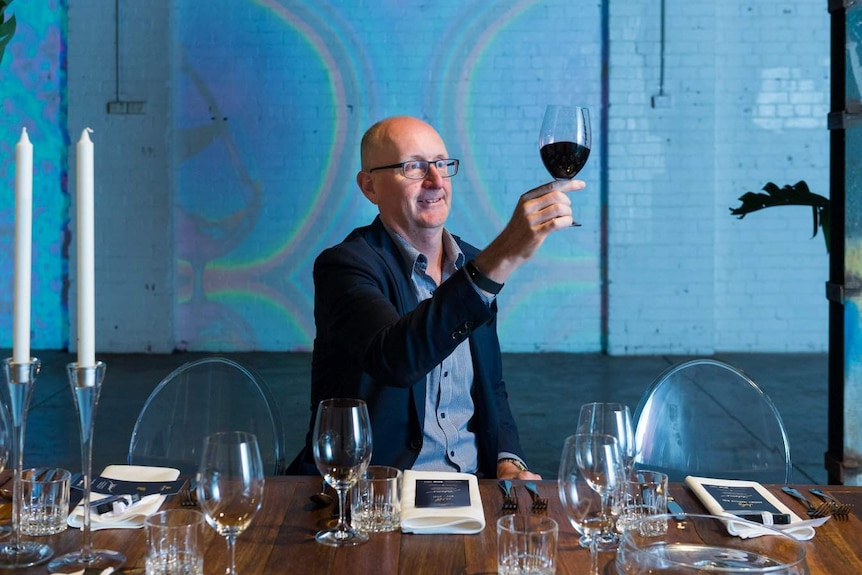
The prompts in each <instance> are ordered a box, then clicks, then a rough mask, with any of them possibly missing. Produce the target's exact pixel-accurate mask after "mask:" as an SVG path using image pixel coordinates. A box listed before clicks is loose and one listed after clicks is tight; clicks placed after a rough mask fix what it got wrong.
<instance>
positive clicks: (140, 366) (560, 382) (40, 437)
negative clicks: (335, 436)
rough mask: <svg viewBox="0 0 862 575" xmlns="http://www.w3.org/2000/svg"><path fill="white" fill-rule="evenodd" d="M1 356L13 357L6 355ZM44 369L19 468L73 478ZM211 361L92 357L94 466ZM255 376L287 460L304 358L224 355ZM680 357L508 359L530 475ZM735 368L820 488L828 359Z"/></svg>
mask: <svg viewBox="0 0 862 575" xmlns="http://www.w3.org/2000/svg"><path fill="white" fill-rule="evenodd" d="M8 355H11V354H7V356H5V357H8ZM34 355H36V356H38V357H39V359H40V360H41V361H42V370H41V373H40V375H39V377H38V379H37V382H36V386H35V390H34V393H33V399H32V401H31V405H30V413H29V418H28V422H27V429H26V435H25V440H26V445H25V449H24V465H25V466H28V467H29V466H37V465H60V466H63V467H66V468H68V469H70V470H72V471H77V470H80V468H81V455H80V440H79V437H80V436H79V432H78V427H77V415H76V413H75V407H74V404H73V402H72V394H71V391H70V388H69V383H68V379H67V376H66V364H68V363H69V362H73V361H75V356H73V355H70V354H66V353H62V352H53V351H52V352H41V353H40V352H34ZM208 355H215V354H197V353H194V354H193V353H188V354H176V355H153V354H111V355H99V356H98V359H101V360H102V361H104V362H105V363H106V364H107V374H106V377H105V383H104V386H103V389H102V394H101V399H100V402H99V405H98V409H97V412H96V428H95V434H94V458H93V468H94V470H95V471H96V472H98V471H99V470H101V469H102V468H103V467H104V466H105V465H108V464H111V463H124V462H125V457H126V452H127V450H128V445H129V437H130V435H131V432H132V428H133V426H134V422H135V418H136V417H137V413H138V410H139V409H140V408H141V407H142V406H143V404H144V402H145V401H146V398H147V396H148V395H149V394H150V392H151V391H152V390H153V388H155V387H156V385H158V383H159V382H160V381H161V379H162V378H163V377H165V376H166V375H167V374H168V373H170V372H171V371H172V370H173V369H175V368H176V367H179V366H180V365H182V364H183V363H186V362H188V361H192V360H194V359H198V358H200V357H206V356H208ZM225 355H228V356H229V357H230V358H232V359H234V360H235V361H237V362H239V363H240V364H242V365H245V366H248V367H250V368H252V369H254V370H255V371H256V372H258V374H260V375H261V377H262V378H263V379H264V380H265V381H266V382H267V384H268V385H269V386H270V388H271V390H272V393H273V395H274V397H275V399H276V401H277V403H278V407H279V409H280V410H281V416H282V419H283V422H284V427H285V433H286V447H285V452H286V454H287V458H288V460H289V459H291V458H292V456H293V454H294V453H296V452H297V451H298V450H299V448H300V446H301V445H302V441H303V437H304V434H305V430H306V426H307V424H308V382H309V377H310V376H309V374H310V369H311V355H310V354H308V353H234V354H225ZM684 359H689V358H687V357H669V356H635V357H630V356H627V357H609V356H606V355H600V354H554V353H551V354H506V355H504V357H503V367H504V373H505V375H506V382H507V387H508V390H509V395H510V403H511V406H512V410H513V412H514V414H515V418H516V420H517V422H518V425H519V429H520V433H521V441H522V444H523V446H524V449H525V450H526V451H527V459H528V462H529V463H530V466H531V468H533V469H534V470H535V471H536V472H538V473H540V474H542V475H543V476H544V478H546V479H553V478H555V477H556V474H557V466H558V463H559V457H560V449H561V447H562V442H563V439H564V438H565V437H566V436H568V435H570V434H571V433H572V428H573V426H574V425H575V422H576V418H577V414H578V409H579V407H580V405H581V404H583V403H587V402H590V401H617V402H621V403H626V404H628V405H629V406H631V408H632V410H633V411H634V408H635V407H636V406H637V404H638V401H639V399H640V397H641V395H642V394H643V392H644V391H645V390H646V389H647V388H648V387H649V385H650V384H651V383H652V381H653V380H654V379H655V378H656V377H657V376H658V375H659V374H660V373H661V372H662V371H664V370H665V369H666V368H667V367H669V366H670V365H673V364H675V363H676V362H678V361H682V360H684ZM715 359H720V360H722V361H726V362H728V363H731V364H732V365H735V366H737V367H739V368H741V369H742V370H743V371H745V372H747V373H748V374H749V376H751V378H752V379H754V381H756V382H757V383H758V384H759V385H760V387H761V388H762V389H763V390H764V391H765V392H766V393H767V394H768V395H769V396H770V397H771V398H772V400H773V402H774V403H775V405H776V406H777V408H778V410H779V412H780V413H781V414H782V418H783V419H784V423H785V426H786V427H787V433H788V436H789V439H790V447H791V454H792V457H793V461H794V481H795V482H796V483H820V484H822V483H825V482H826V471H825V469H824V468H823V453H824V452H825V451H826V437H827V388H828V379H827V361H828V357H827V355H826V354H720V355H718V356H716V357H715Z"/></svg>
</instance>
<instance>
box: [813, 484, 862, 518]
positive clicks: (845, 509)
mask: <svg viewBox="0 0 862 575" xmlns="http://www.w3.org/2000/svg"><path fill="white" fill-rule="evenodd" d="M808 491H810V492H811V493H813V494H814V495H816V496H817V497H820V498H821V499H823V500H824V501H827V502H829V506H830V507H831V508H832V515H834V516H835V517H837V518H838V519H846V518H847V516H848V515H850V512H851V511H853V504H852V503H841V502H840V501H838V500H837V499H835V498H834V497H833V496H831V495H829V494H828V493H825V492H824V491H821V490H819V489H817V488H813V489H809V490H808Z"/></svg>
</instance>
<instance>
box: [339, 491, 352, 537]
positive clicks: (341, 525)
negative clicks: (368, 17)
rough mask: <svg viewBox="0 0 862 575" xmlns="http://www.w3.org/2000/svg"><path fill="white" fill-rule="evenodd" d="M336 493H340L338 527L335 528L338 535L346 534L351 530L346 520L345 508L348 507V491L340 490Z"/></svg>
mask: <svg viewBox="0 0 862 575" xmlns="http://www.w3.org/2000/svg"><path fill="white" fill-rule="evenodd" d="M335 491H336V493H338V525H336V526H335V531H336V532H337V533H344V532H345V531H348V530H349V529H350V527H349V526H348V525H347V522H346V521H345V520H344V508H345V506H346V505H347V490H346V489H343V488H338V489H336V490H335Z"/></svg>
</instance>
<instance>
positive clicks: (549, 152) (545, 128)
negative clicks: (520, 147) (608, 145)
mask: <svg viewBox="0 0 862 575" xmlns="http://www.w3.org/2000/svg"><path fill="white" fill-rule="evenodd" d="M591 145H592V137H591V134H590V111H589V109H588V108H582V107H580V106H553V105H552V106H548V107H547V108H546V109H545V118H544V120H543V121H542V130H541V132H540V133H539V154H540V155H541V157H542V162H543V163H544V164H545V168H546V169H547V170H548V172H549V173H550V174H551V176H552V177H553V178H554V179H556V180H571V179H572V178H574V177H575V176H576V175H577V174H578V172H580V171H581V168H583V167H584V164H586V163H587V158H589V157H590V147H591Z"/></svg>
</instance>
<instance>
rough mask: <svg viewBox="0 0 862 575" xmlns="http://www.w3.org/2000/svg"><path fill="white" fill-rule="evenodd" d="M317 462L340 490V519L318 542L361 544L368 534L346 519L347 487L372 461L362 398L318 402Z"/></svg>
mask: <svg viewBox="0 0 862 575" xmlns="http://www.w3.org/2000/svg"><path fill="white" fill-rule="evenodd" d="M313 441H314V463H315V464H316V465H317V469H318V470H319V471H320V473H321V475H323V478H324V479H325V480H326V482H327V483H329V485H331V486H332V488H333V489H335V492H336V493H337V494H338V523H337V524H336V526H335V527H333V528H331V529H324V530H322V531H320V532H319V533H318V534H317V535H316V536H315V539H316V540H317V542H318V543H322V544H324V545H331V546H333V547H346V546H352V545H359V544H360V543H364V542H365V541H368V535H367V534H365V533H363V532H361V531H357V530H355V529H354V528H353V527H352V526H351V525H350V524H349V523H348V522H347V521H345V519H344V508H345V505H346V500H347V492H348V490H349V489H350V488H351V487H353V485H355V484H356V482H357V481H358V479H359V477H360V476H361V475H362V474H363V473H364V472H365V468H366V467H368V463H369V462H370V461H371V420H370V418H369V417H368V407H367V406H366V405H365V402H364V401H362V400H361V399H342V398H336V399H325V400H323V401H321V402H320V403H319V404H318V406H317V419H316V420H315V422H314V432H313Z"/></svg>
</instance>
